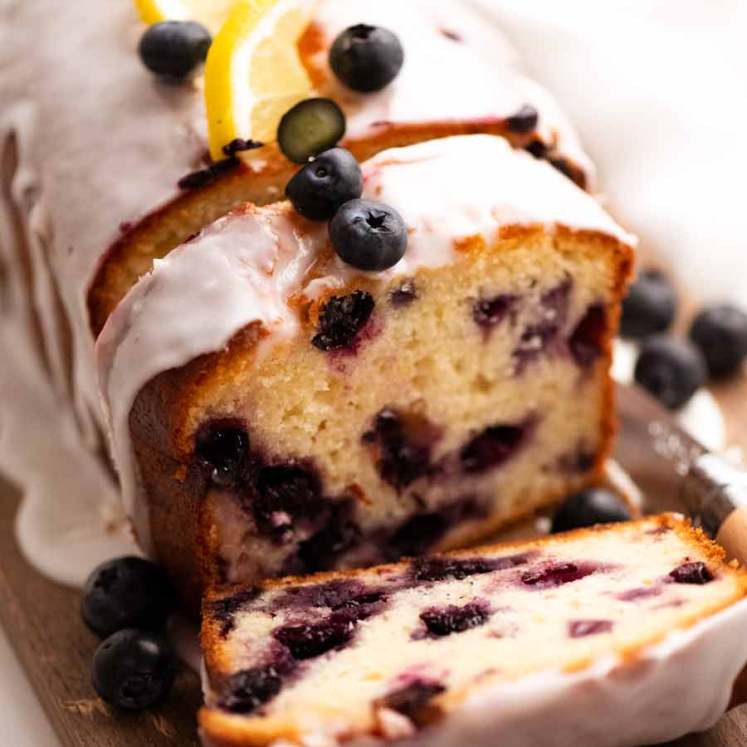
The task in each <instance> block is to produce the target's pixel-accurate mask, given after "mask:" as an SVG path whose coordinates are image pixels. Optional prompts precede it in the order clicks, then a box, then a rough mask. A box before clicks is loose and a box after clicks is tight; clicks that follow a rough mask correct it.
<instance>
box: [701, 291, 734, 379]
mask: <svg viewBox="0 0 747 747" xmlns="http://www.w3.org/2000/svg"><path fill="white" fill-rule="evenodd" d="M690 339H691V340H692V341H693V342H694V343H695V345H697V346H698V347H699V348H700V351H701V352H702V353H703V356H704V357H705V360H706V364H707V366H708V371H709V372H710V374H711V375H712V376H728V375H729V374H733V373H736V372H737V371H738V370H739V369H740V368H741V366H742V363H743V361H744V359H745V357H747V314H745V313H744V311H742V310H741V309H737V308H736V307H734V306H728V305H721V306H711V307H709V308H707V309H703V310H702V311H701V312H700V313H699V314H698V315H697V316H696V317H695V320H694V321H693V324H692V326H691V327H690Z"/></svg>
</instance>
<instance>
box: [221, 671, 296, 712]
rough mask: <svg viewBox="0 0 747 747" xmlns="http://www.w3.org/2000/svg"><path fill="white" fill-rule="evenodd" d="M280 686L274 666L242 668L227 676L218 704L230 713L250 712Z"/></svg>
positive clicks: (270, 697) (278, 689)
mask: <svg viewBox="0 0 747 747" xmlns="http://www.w3.org/2000/svg"><path fill="white" fill-rule="evenodd" d="M282 687H283V680H282V678H281V676H280V672H278V670H277V669H276V668H275V667H272V666H269V667H254V668H252V669H242V670H241V671H239V672H236V674H233V675H231V676H230V677H229V678H228V680H227V681H226V683H225V685H224V686H223V696H222V697H221V699H220V702H219V703H218V705H219V706H220V707H221V708H223V709H224V710H226V711H230V712H231V713H243V714H247V713H251V712H252V711H255V710H256V709H257V708H259V707H260V706H262V705H264V704H265V703H267V702H268V701H270V700H272V699H273V698H274V697H275V696H276V695H277V694H278V693H279V692H280V690H281V689H282Z"/></svg>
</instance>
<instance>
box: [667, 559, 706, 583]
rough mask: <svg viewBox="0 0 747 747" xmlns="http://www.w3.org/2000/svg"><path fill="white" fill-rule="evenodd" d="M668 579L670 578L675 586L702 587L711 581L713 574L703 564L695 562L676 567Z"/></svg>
mask: <svg viewBox="0 0 747 747" xmlns="http://www.w3.org/2000/svg"><path fill="white" fill-rule="evenodd" d="M669 578H671V579H672V581H674V582H675V583H676V584H692V585H694V586H704V585H705V584H709V583H710V582H711V581H713V574H712V573H711V571H710V570H709V569H708V566H707V565H706V564H705V563H702V562H700V561H697V562H692V563H683V564H682V565H680V566H678V567H677V568H675V569H674V570H673V571H672V572H671V573H670V574H669Z"/></svg>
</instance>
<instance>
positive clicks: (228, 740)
mask: <svg viewBox="0 0 747 747" xmlns="http://www.w3.org/2000/svg"><path fill="white" fill-rule="evenodd" d="M652 524H653V525H654V527H655V528H661V529H668V530H671V531H674V532H676V533H677V534H678V536H679V537H680V538H681V539H682V540H683V541H684V542H685V543H686V544H687V545H689V546H690V547H692V548H693V549H694V550H697V556H698V557H699V558H704V559H705V560H706V562H707V563H708V565H709V566H710V567H711V568H712V569H713V570H721V571H723V572H728V573H730V574H731V575H732V576H733V577H735V578H736V581H737V584H736V587H735V590H734V593H733V594H731V595H730V596H729V597H728V598H722V599H721V600H719V601H718V602H714V603H713V604H711V605H709V606H707V607H706V608H702V607H701V608H700V609H699V611H698V612H697V613H695V612H694V613H693V614H691V615H689V616H687V617H686V618H685V619H683V621H682V622H681V624H680V625H679V629H681V630H684V629H687V628H689V627H691V626H692V625H694V624H696V623H697V622H699V621H701V620H703V619H705V618H707V617H709V616H711V615H713V614H716V613H717V612H719V611H720V610H722V609H725V608H726V607H728V606H730V605H731V604H733V603H735V602H736V601H738V600H739V599H741V598H743V597H745V596H746V595H747V570H746V569H744V568H740V567H736V566H735V565H734V564H733V563H726V562H725V552H724V550H723V549H722V548H721V547H720V546H719V545H717V544H716V543H715V542H713V541H712V540H711V539H709V538H708V537H707V536H706V535H705V533H704V532H703V531H702V530H700V529H698V528H695V527H693V526H692V524H691V523H690V521H689V520H687V519H685V518H684V517H682V516H679V515H677V514H662V515H660V516H656V517H647V518H644V519H639V520H637V521H635V522H628V523H623V524H613V525H606V526H596V527H591V528H584V529H577V530H574V531H571V532H568V533H566V534H563V535H553V536H547V537H540V538H537V539H534V540H530V541H516V542H507V543H501V544H500V545H488V546H485V547H482V548H477V549H470V550H464V551H461V552H455V553H450V554H451V555H453V556H455V557H460V556H469V557H473V556H475V555H476V554H480V553H488V552H493V551H495V550H501V551H503V550H505V551H511V550H516V549H521V550H530V549H532V548H541V547H543V546H545V545H547V544H553V545H557V544H558V543H567V542H574V541H576V540H578V539H580V538H583V537H585V536H588V535H590V534H594V533H598V532H602V531H603V532H607V533H609V532H612V533H615V532H623V531H627V530H628V529H629V528H630V527H631V526H633V527H636V526H639V527H643V526H648V525H652ZM406 566H407V561H403V562H400V563H394V564H389V565H386V566H379V567H377V569H375V570H376V571H377V572H381V573H387V572H392V571H401V570H404V569H405V568H406ZM371 572H372V571H371V569H369V570H368V571H343V572H331V573H319V574H315V575H313V576H307V577H294V578H284V579H275V580H267V581H264V582H263V583H261V584H259V588H260V589H262V590H277V589H283V588H286V587H288V586H299V585H304V584H320V583H325V582H328V581H334V580H338V579H346V578H350V577H356V576H359V575H360V574H370V573H371ZM235 591H236V589H235V588H229V587H227V588H224V589H212V590H210V591H209V592H208V593H207V595H206V604H208V603H209V602H212V601H215V600H217V599H221V598H223V597H225V596H230V595H231V594H233V593H235ZM205 612H206V614H205V623H204V625H203V633H202V644H203V650H204V653H205V658H206V662H207V668H208V670H209V671H217V672H225V673H228V672H230V671H231V669H230V662H228V661H225V660H223V658H222V656H221V649H222V638H221V636H220V635H219V630H218V626H217V624H216V623H215V621H212V620H211V619H210V615H209V609H208V607H207V606H206V608H205ZM667 635H668V632H662V633H658V634H652V635H649V636H646V637H644V638H641V639H640V640H638V641H636V642H635V643H632V644H627V645H624V646H618V647H617V648H616V653H617V655H618V656H619V657H620V660H621V664H622V665H623V666H635V665H636V664H637V662H638V661H640V660H641V659H642V658H643V657H644V654H645V651H646V650H648V649H649V648H650V647H651V646H655V645H657V644H658V643H661V641H662V640H663V639H664V638H666V636H667ZM591 663H592V661H591V660H590V659H588V657H580V658H579V659H578V660H576V661H574V662H570V663H569V664H568V665H567V666H566V667H565V668H564V671H565V672H567V673H569V674H571V673H574V672H580V671H583V670H584V669H586V668H588V666H589V665H590V664H591ZM468 695H469V693H468V692H467V691H453V692H450V693H447V694H445V695H443V696H440V697H439V699H438V707H439V709H440V710H441V711H442V713H448V712H449V711H452V710H454V709H456V708H458V707H459V706H460V705H461V703H463V702H464V700H465V699H466V697H467V696H468ZM199 723H200V727H201V730H202V732H203V735H204V736H205V737H207V743H208V744H210V745H214V746H215V747H249V746H252V747H261V746H264V745H268V744H272V743H273V742H274V741H275V740H277V739H281V738H286V739H290V740H293V739H295V740H296V741H298V740H299V735H298V729H297V727H296V725H295V724H294V723H293V722H290V721H289V720H287V719H282V718H280V717H274V718H271V719H268V718H256V719H252V718H247V717H242V716H234V715H232V714H228V713H223V712H221V711H218V710H213V709H210V708H207V707H204V708H202V709H201V711H200V714H199ZM359 726H363V725H359Z"/></svg>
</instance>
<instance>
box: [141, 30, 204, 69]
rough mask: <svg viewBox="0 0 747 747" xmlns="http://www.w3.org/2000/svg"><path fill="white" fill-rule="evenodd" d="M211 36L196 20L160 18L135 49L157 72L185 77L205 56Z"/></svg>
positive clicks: (147, 64)
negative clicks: (159, 21) (161, 19)
mask: <svg viewBox="0 0 747 747" xmlns="http://www.w3.org/2000/svg"><path fill="white" fill-rule="evenodd" d="M211 42H212V38H211V36H210V32H209V31H208V30H207V29H206V28H205V27H204V26H203V25H202V24H200V23H197V22H196V21H161V23H154V24H153V25H152V26H150V27H149V28H148V30H147V31H146V32H145V33H144V34H143V36H142V38H141V39H140V46H139V47H138V51H139V53H140V59H141V60H142V61H143V64H144V65H145V67H147V68H148V70H150V71H151V72H153V73H155V74H156V75H164V76H166V77H170V78H186V77H187V76H188V75H189V74H190V73H191V72H192V71H193V70H194V69H195V68H196V67H197V66H198V65H199V64H200V63H201V62H203V61H204V60H205V57H207V53H208V49H210V44H211Z"/></svg>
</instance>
